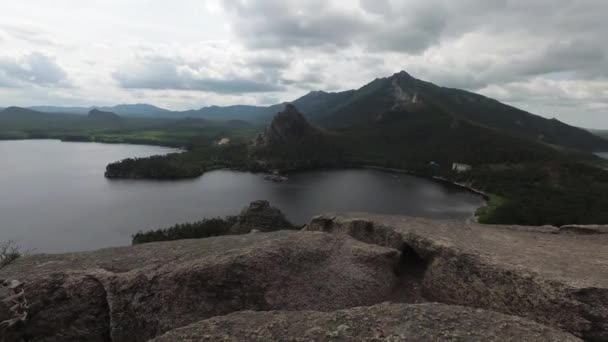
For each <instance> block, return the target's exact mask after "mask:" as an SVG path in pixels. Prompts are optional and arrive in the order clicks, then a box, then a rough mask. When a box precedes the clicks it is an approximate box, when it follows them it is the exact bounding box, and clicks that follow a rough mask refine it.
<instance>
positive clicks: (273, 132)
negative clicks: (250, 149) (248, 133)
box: [255, 103, 315, 146]
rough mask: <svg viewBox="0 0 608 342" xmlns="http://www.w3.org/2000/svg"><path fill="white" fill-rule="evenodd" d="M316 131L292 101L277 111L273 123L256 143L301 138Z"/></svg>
mask: <svg viewBox="0 0 608 342" xmlns="http://www.w3.org/2000/svg"><path fill="white" fill-rule="evenodd" d="M314 131H315V128H313V127H312V126H311V125H310V123H308V120H306V118H305V117H304V115H302V113H300V111H299V110H298V109H297V108H296V106H294V105H293V104H291V103H288V104H286V105H285V109H284V110H283V111H282V112H279V113H277V114H276V115H275V116H274V119H273V120H272V123H271V124H270V126H268V128H266V130H265V131H264V133H262V134H260V135H259V136H258V137H257V139H256V141H255V145H257V146H268V145H274V144H280V143H287V142H291V141H295V140H299V139H301V138H303V137H305V136H307V135H309V134H311V133H313V132H314Z"/></svg>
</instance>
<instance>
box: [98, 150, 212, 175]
mask: <svg viewBox="0 0 608 342" xmlns="http://www.w3.org/2000/svg"><path fill="white" fill-rule="evenodd" d="M203 172H204V169H203V168H202V167H201V166H200V165H198V164H197V163H188V162H186V161H183V160H181V158H179V156H177V154H172V155H167V156H151V157H146V158H127V159H124V160H122V161H119V162H115V163H111V164H109V165H108V166H106V172H105V176H106V177H107V178H146V179H179V178H194V177H198V176H200V175H202V174H203Z"/></svg>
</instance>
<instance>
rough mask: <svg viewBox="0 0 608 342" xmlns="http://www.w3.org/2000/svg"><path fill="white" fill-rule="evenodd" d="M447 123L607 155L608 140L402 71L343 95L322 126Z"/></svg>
mask: <svg viewBox="0 0 608 342" xmlns="http://www.w3.org/2000/svg"><path fill="white" fill-rule="evenodd" d="M436 116H442V117H443V118H444V120H445V123H447V124H457V123H464V122H467V123H469V124H473V125H477V126H479V127H485V128H489V129H494V130H497V131H501V132H504V133H507V134H509V135H512V136H515V137H520V138H524V139H529V140H533V141H538V142H541V143H545V144H549V145H558V146H561V147H567V148H574V149H579V150H584V151H602V150H603V151H606V150H608V140H605V139H602V138H600V137H597V136H595V135H593V134H591V133H590V132H588V131H585V130H583V129H581V128H577V127H573V126H570V125H567V124H565V123H563V122H560V121H558V120H556V119H546V118H543V117H540V116H537V115H534V114H531V113H528V112H525V111H523V110H520V109H517V108H515V107H512V106H509V105H506V104H503V103H500V102H498V101H496V100H494V99H491V98H488V97H485V96H482V95H478V94H475V93H471V92H468V91H464V90H460V89H453V88H445V87H440V86H437V85H435V84H433V83H429V82H425V81H422V80H418V79H416V78H414V77H412V76H411V75H409V74H408V73H406V72H405V71H402V72H399V73H397V74H394V75H393V76H391V77H387V78H379V79H376V80H374V81H372V82H371V83H369V84H367V85H365V86H363V87H362V88H360V89H358V90H356V91H354V92H352V93H349V94H344V95H343V101H342V102H340V103H338V104H333V106H332V108H331V109H330V110H327V111H325V115H323V116H321V117H320V119H319V120H320V123H321V124H322V125H323V126H325V127H333V128H340V127H342V128H343V127H352V126H365V125H376V124H381V123H383V122H399V121H402V120H414V119H415V120H422V121H424V120H425V117H427V118H428V120H431V117H436Z"/></svg>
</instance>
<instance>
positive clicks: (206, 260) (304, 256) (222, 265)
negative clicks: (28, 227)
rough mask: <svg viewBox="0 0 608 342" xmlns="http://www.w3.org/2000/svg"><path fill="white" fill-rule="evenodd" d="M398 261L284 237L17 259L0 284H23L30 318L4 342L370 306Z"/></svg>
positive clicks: (324, 241) (358, 247)
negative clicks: (257, 313)
mask: <svg viewBox="0 0 608 342" xmlns="http://www.w3.org/2000/svg"><path fill="white" fill-rule="evenodd" d="M398 259H399V252H398V251H396V250H393V249H390V248H385V247H379V246H374V245H369V244H364V243H361V242H359V241H356V240H354V239H352V238H349V237H339V236H333V235H330V234H325V233H318V232H285V231H281V232H274V233H260V234H249V235H242V236H223V237H217V238H208V239H201V240H182V241H173V242H163V243H151V244H145V245H139V246H134V247H125V248H113V249H106V250H100V251H96V252H86V253H72V254H63V255H36V256H30V257H24V258H22V259H20V260H18V261H16V262H15V263H14V264H11V265H10V266H8V267H6V268H3V269H2V270H0V278H2V279H9V278H10V279H19V280H20V281H22V282H24V283H25V293H26V294H27V298H28V301H29V303H30V309H29V311H30V315H29V317H28V319H27V321H26V322H25V324H23V325H21V326H19V327H17V328H18V329H15V330H12V331H11V332H10V335H8V334H7V333H4V334H3V335H2V338H4V339H5V340H6V341H20V339H24V340H27V341H45V342H51V341H113V342H120V341H125V342H126V341H129V342H131V341H147V340H149V339H151V338H153V337H155V336H158V335H160V334H162V333H164V332H166V331H168V330H171V329H175V328H178V327H182V326H185V325H188V324H191V323H193V322H197V321H200V320H203V319H207V318H210V317H213V316H218V315H225V314H228V313H231V312H235V311H241V310H321V311H330V310H336V309H340V308H347V307H354V306H359V305H370V304H373V303H377V302H379V301H381V300H383V298H385V297H386V296H387V295H388V294H389V293H390V292H391V291H392V289H393V287H394V285H395V281H396V276H395V274H394V272H393V270H394V268H395V265H396V263H397V262H398ZM0 310H4V309H3V308H2V307H0ZM2 316H3V314H2V312H0V317H2ZM2 338H0V340H2Z"/></svg>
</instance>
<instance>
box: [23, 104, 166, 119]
mask: <svg viewBox="0 0 608 342" xmlns="http://www.w3.org/2000/svg"><path fill="white" fill-rule="evenodd" d="M28 109H31V110H35V111H38V112H43V113H59V114H79V115H88V114H89V112H90V111H91V110H93V109H97V110H100V111H104V112H113V113H116V114H119V115H123V116H129V117H158V118H162V117H172V116H173V113H174V112H172V111H170V110H168V109H164V108H159V107H156V106H153V105H149V104H141V103H140V104H120V105H116V106H111V107H96V106H93V107H59V106H33V107H28Z"/></svg>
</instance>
